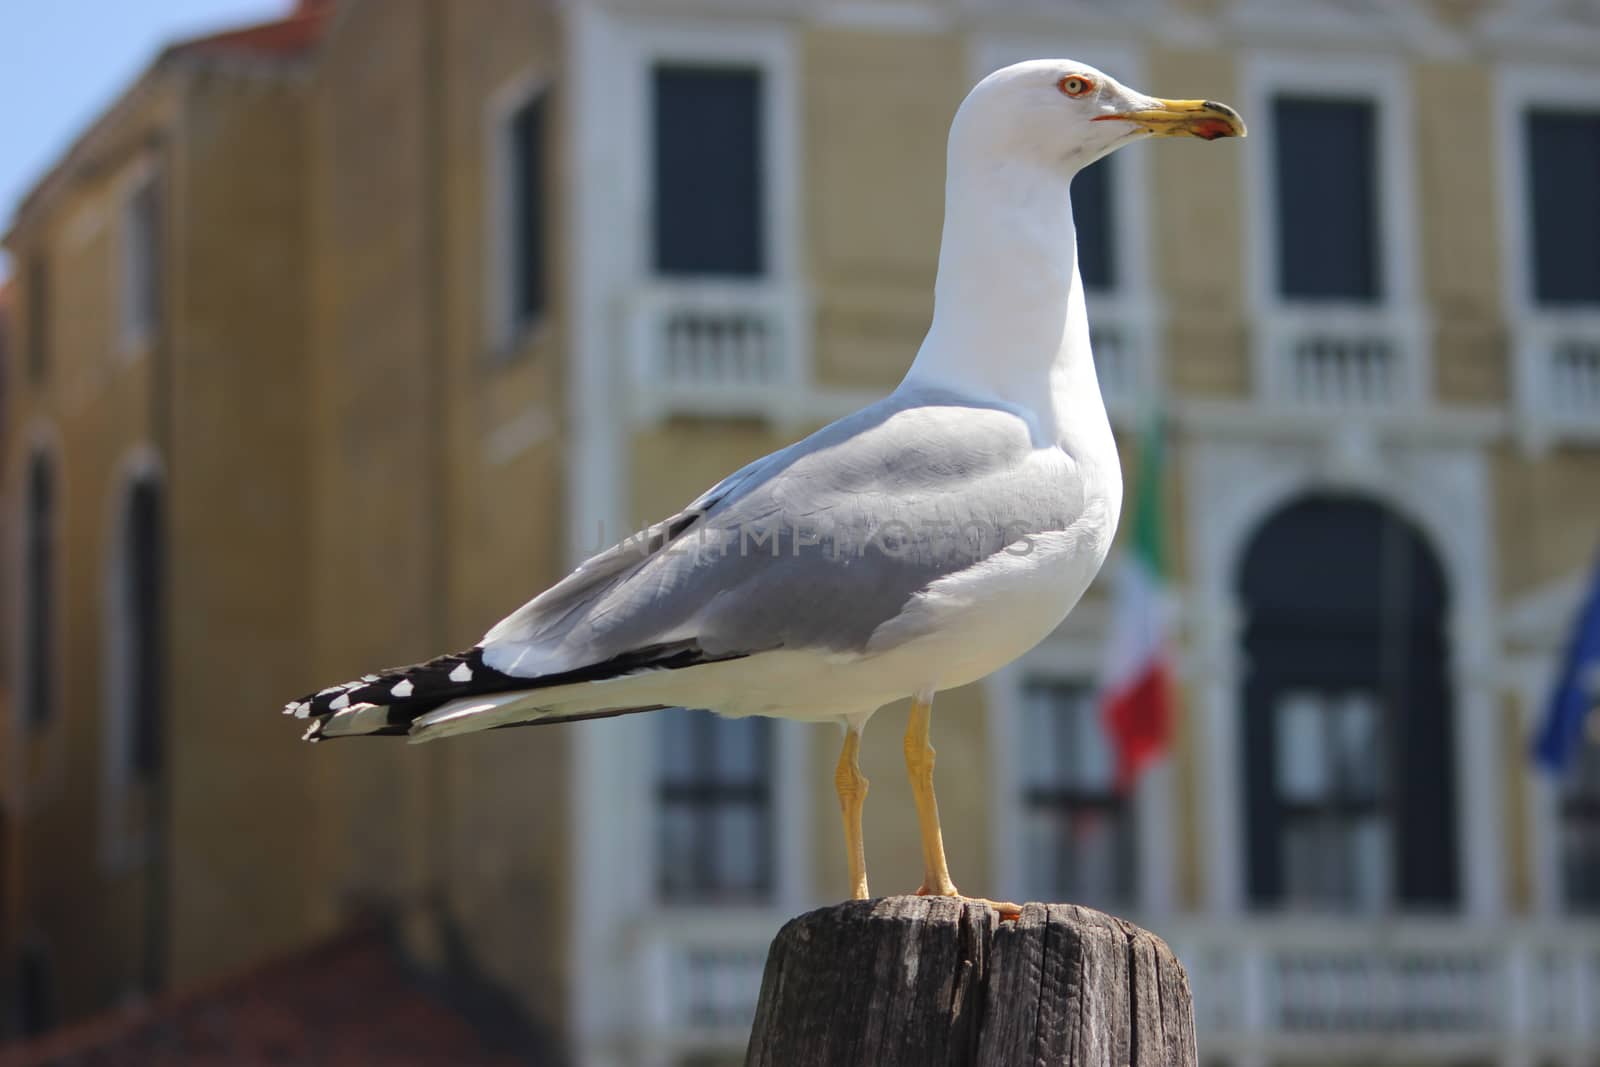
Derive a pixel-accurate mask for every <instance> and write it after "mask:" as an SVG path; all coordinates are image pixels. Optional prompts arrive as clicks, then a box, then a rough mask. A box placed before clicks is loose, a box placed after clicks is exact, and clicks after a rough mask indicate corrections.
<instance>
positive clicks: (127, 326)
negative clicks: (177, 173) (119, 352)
mask: <svg viewBox="0 0 1600 1067" xmlns="http://www.w3.org/2000/svg"><path fill="white" fill-rule="evenodd" d="M161 288H162V279H161V183H160V181H159V180H157V179H156V177H155V176H154V175H148V176H145V177H141V178H139V179H138V180H137V181H136V182H135V184H134V186H133V188H132V191H131V192H130V193H129V194H128V199H127V201H126V202H125V204H124V206H123V216H122V342H123V347H124V348H126V349H128V350H138V349H140V348H143V347H144V346H145V345H147V344H149V343H150V342H151V341H152V340H153V339H154V338H155V336H156V333H157V331H158V330H160V328H161Z"/></svg>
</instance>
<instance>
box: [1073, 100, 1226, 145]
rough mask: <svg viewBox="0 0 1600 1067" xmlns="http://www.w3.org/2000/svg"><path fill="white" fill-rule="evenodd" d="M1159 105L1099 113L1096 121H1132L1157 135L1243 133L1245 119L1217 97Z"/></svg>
mask: <svg viewBox="0 0 1600 1067" xmlns="http://www.w3.org/2000/svg"><path fill="white" fill-rule="evenodd" d="M1155 103H1156V105H1157V106H1156V107H1152V108H1146V109H1144V110H1142V111H1124V112H1122V113H1120V114H1116V115H1099V116H1096V118H1095V121H1096V122H1112V121H1115V122H1131V123H1133V124H1134V125H1135V126H1138V127H1139V128H1140V129H1142V130H1147V131H1149V132H1150V133H1153V134H1155V135H1156V136H1157V137H1201V138H1204V139H1205V140H1207V141H1215V140H1216V139H1217V138H1218V137H1243V136H1244V135H1245V129H1244V119H1241V118H1240V117H1239V113H1238V112H1237V111H1235V110H1233V108H1231V107H1229V106H1228V105H1227V104H1219V103H1217V102H1216V101H1215V100H1156V101H1155Z"/></svg>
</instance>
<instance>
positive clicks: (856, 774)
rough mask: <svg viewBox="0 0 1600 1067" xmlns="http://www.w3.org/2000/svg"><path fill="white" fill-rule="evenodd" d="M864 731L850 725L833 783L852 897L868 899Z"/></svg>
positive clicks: (846, 732) (846, 731)
mask: <svg viewBox="0 0 1600 1067" xmlns="http://www.w3.org/2000/svg"><path fill="white" fill-rule="evenodd" d="M860 754H861V730H860V729H859V728H857V727H854V726H847V727H846V728H845V734H844V747H843V748H842V749H840V750H839V765H838V767H836V768H835V769H834V772H833V785H834V788H835V789H837V790H838V791H839V811H840V814H841V815H843V816H844V847H845V851H846V853H847V854H848V855H849V858H850V899H851V900H866V899H867V897H868V896H869V895H870V894H868V892H867V850H866V845H865V843H864V842H863V841H862V839H861V809H862V808H863V807H864V806H865V805H866V802H867V785H868V783H867V778H866V775H864V774H862V773H861V763H860Z"/></svg>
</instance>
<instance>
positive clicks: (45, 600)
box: [22, 455, 56, 729]
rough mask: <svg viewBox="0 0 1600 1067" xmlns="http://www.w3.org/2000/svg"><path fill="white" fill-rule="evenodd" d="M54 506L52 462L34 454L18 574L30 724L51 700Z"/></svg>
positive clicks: (42, 716)
mask: <svg viewBox="0 0 1600 1067" xmlns="http://www.w3.org/2000/svg"><path fill="white" fill-rule="evenodd" d="M55 508H56V484H55V468H54V465H53V464H52V463H51V462H50V460H49V458H48V457H46V456H44V455H35V456H34V457H33V461H32V462H31V463H30V465H29V468H28V499H27V529H26V532H25V533H24V535H23V536H24V541H23V573H22V582H23V594H22V595H23V631H22V641H23V646H22V647H23V663H22V677H23V691H22V712H23V717H24V721H25V722H26V723H27V724H28V726H29V727H31V728H35V729H37V728H40V727H43V726H44V725H46V724H47V723H48V722H49V721H50V717H51V715H52V714H53V713H54V711H55V703H56V692H55V682H56V677H55V665H56V651H55V649H56V605H55V578H56V565H55V551H56V512H55Z"/></svg>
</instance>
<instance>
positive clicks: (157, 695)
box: [124, 482, 165, 781]
mask: <svg viewBox="0 0 1600 1067" xmlns="http://www.w3.org/2000/svg"><path fill="white" fill-rule="evenodd" d="M127 537H128V543H127V545H126V546H125V551H126V552H127V557H126V558H127V561H128V566H127V569H126V571H125V573H124V581H125V582H126V583H127V587H126V589H125V590H124V595H125V596H126V598H127V599H126V603H125V608H126V611H127V623H128V626H129V633H128V637H129V648H128V653H129V655H128V666H129V669H130V671H131V676H130V677H129V678H128V679H126V681H127V684H128V685H129V688H130V692H129V698H130V699H129V705H128V706H129V707H130V708H131V709H132V712H133V723H132V726H133V729H132V731H131V733H132V738H131V740H132V751H131V753H130V758H131V761H132V764H133V770H134V772H135V774H137V775H138V776H139V777H140V778H142V779H144V780H147V781H148V780H151V779H154V778H155V777H156V775H158V774H159V773H160V771H161V719H162V716H161V700H162V675H163V670H162V668H163V654H164V649H163V641H162V638H163V632H162V622H163V619H162V611H161V605H162V592H163V588H162V580H163V575H162V571H163V566H164V563H165V560H164V554H165V553H164V545H163V541H162V515H161V491H160V489H158V488H157V487H156V486H155V485H154V484H152V483H149V482H146V483H144V484H141V485H140V486H139V487H138V488H137V489H135V490H134V492H133V497H132V500H131V501H130V504H129V509H128V531H127Z"/></svg>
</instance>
